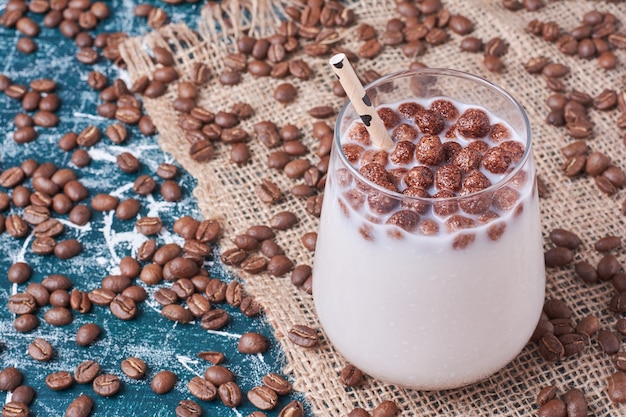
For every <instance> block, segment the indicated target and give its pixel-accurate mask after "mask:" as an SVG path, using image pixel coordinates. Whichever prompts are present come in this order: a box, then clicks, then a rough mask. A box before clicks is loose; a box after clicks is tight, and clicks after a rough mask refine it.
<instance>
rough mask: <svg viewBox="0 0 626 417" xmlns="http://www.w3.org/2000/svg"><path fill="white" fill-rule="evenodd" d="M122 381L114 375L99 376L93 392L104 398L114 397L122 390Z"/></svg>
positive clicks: (94, 382)
mask: <svg viewBox="0 0 626 417" xmlns="http://www.w3.org/2000/svg"><path fill="white" fill-rule="evenodd" d="M120 385H121V383H120V379H119V378H118V377H117V376H115V375H113V374H103V375H98V376H97V377H96V378H95V379H94V380H93V383H92V386H93V391H94V392H95V393H96V394H98V395H100V396H102V397H112V396H114V395H115V394H117V393H118V391H119V390H120Z"/></svg>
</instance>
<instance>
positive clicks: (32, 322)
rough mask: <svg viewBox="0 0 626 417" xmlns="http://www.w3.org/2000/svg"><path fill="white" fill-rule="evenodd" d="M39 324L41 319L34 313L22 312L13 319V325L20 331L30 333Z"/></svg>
mask: <svg viewBox="0 0 626 417" xmlns="http://www.w3.org/2000/svg"><path fill="white" fill-rule="evenodd" d="M37 326H39V319H38V318H37V316H35V315H34V314H30V313H29V314H21V315H19V316H17V317H16V318H15V320H14V321H13V327H14V328H15V330H17V331H18V332H20V333H28V332H30V331H32V330H34V329H35V328H37Z"/></svg>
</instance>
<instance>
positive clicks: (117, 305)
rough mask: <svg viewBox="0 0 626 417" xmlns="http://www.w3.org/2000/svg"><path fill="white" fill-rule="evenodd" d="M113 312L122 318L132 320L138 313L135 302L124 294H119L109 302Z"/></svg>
mask: <svg viewBox="0 0 626 417" xmlns="http://www.w3.org/2000/svg"><path fill="white" fill-rule="evenodd" d="M109 308H110V309H111V313H113V315H114V316H115V317H117V318H118V319H120V320H131V319H133V318H134V317H135V316H136V315H137V305H136V304H135V302H134V301H133V300H132V299H130V298H128V297H125V296H123V295H117V296H116V297H115V298H113V299H112V300H111V303H110V304H109Z"/></svg>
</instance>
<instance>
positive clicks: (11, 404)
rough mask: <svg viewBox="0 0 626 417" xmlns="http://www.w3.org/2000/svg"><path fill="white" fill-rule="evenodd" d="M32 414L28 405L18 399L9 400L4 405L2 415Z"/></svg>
mask: <svg viewBox="0 0 626 417" xmlns="http://www.w3.org/2000/svg"><path fill="white" fill-rule="evenodd" d="M28 415H30V409H29V408H28V405H26V404H24V403H21V402H18V401H8V402H6V403H5V404H3V405H2V417H23V416H28Z"/></svg>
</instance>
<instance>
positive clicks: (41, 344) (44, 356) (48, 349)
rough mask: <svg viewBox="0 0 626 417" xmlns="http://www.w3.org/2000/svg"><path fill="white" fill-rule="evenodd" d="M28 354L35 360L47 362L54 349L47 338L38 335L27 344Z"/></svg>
mask: <svg viewBox="0 0 626 417" xmlns="http://www.w3.org/2000/svg"><path fill="white" fill-rule="evenodd" d="M28 355H30V357H31V358H33V359H35V360H36V361H40V362H48V361H50V360H51V359H52V357H53V356H54V349H53V348H52V345H51V344H50V343H49V342H48V341H47V340H45V339H42V338H40V337H38V338H36V339H35V340H33V341H32V342H31V343H30V344H29V345H28Z"/></svg>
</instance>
